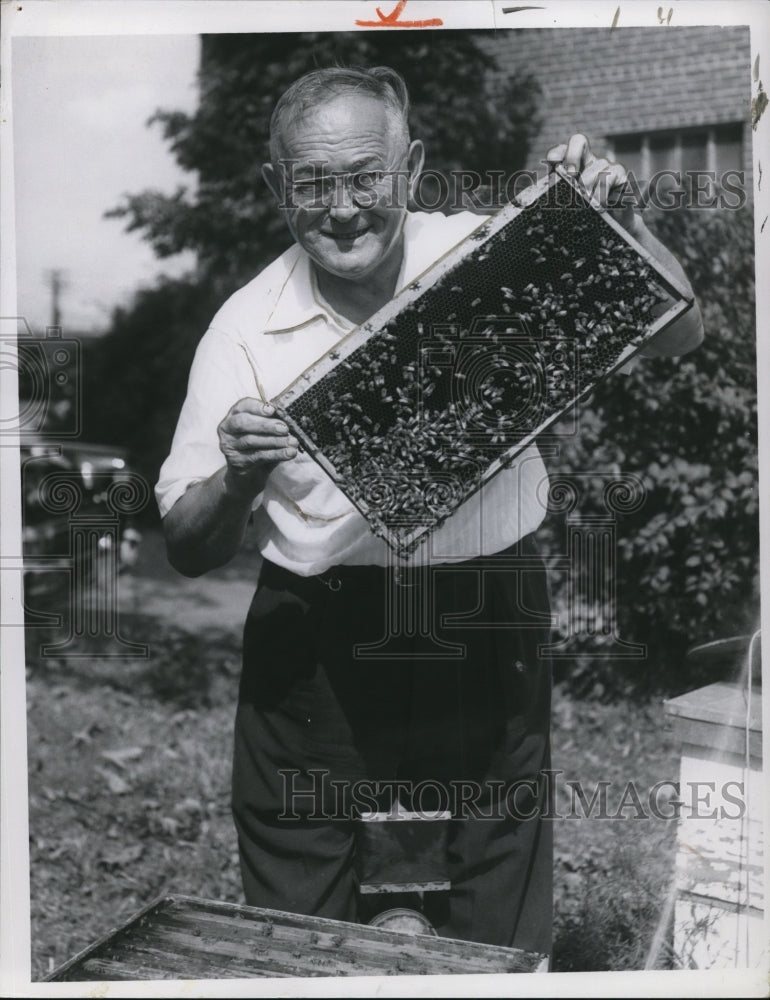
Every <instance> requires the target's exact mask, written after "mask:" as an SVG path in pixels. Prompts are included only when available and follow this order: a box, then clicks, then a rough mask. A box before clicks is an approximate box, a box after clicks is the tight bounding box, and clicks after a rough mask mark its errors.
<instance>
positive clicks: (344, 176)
mask: <svg viewBox="0 0 770 1000" xmlns="http://www.w3.org/2000/svg"><path fill="white" fill-rule="evenodd" d="M404 159H405V157H402V158H401V160H400V161H399V162H398V163H397V164H396V165H395V166H393V167H389V168H388V169H385V170H379V169H378V170H359V171H356V172H354V173H340V174H336V173H331V174H324V173H321V174H318V175H316V176H313V177H308V178H307V179H302V180H297V181H293V182H292V183H290V184H287V185H286V203H285V207H286V208H305V209H307V208H329V207H331V206H332V205H335V207H336V205H338V204H339V198H340V194H339V190H340V186H342V187H343V188H344V191H345V193H346V194H347V195H348V196H349V197H350V198H352V199H353V201H354V202H355V203H356V204H357V205H358V206H359V208H372V207H373V206H374V205H375V204H377V202H378V201H380V200H381V199H382V198H383V196H384V195H386V194H388V193H389V191H390V190H391V185H392V182H393V180H394V178H396V177H399V176H405V173H404V172H402V171H401V170H399V167H400V166H401V164H402V163H403V162H404Z"/></svg>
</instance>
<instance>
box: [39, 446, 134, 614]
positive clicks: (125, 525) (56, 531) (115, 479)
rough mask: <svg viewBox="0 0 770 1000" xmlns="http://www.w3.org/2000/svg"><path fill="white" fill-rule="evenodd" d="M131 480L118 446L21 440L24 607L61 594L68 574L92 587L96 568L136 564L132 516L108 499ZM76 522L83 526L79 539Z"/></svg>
mask: <svg viewBox="0 0 770 1000" xmlns="http://www.w3.org/2000/svg"><path fill="white" fill-rule="evenodd" d="M132 478H133V473H132V470H131V469H130V467H129V465H128V460H127V456H126V452H125V451H124V450H123V449H121V448H116V447H112V446H108V445H95V444H85V443H81V442H72V443H66V444H54V443H50V442H48V441H46V440H44V439H40V440H34V439H33V440H31V441H30V440H27V441H25V442H24V443H23V444H22V446H21V489H22V550H23V555H24V592H25V605H26V607H27V609H30V608H31V607H34V606H36V605H39V603H40V601H41V600H43V599H47V598H52V597H55V596H60V595H61V594H62V592H63V590H64V589H65V588H67V587H70V586H71V583H70V581H71V580H73V579H77V580H78V581H79V583H80V584H85V585H89V584H93V583H94V582H95V579H94V577H95V574H97V573H100V572H104V573H114V572H115V568H116V569H117V571H119V572H124V571H125V570H127V569H129V568H130V567H131V566H133V565H134V564H135V563H136V559H137V556H138V554H139V545H140V542H141V537H142V536H141V533H140V532H139V530H138V529H137V527H136V524H135V522H134V516H133V515H131V514H128V515H125V514H120V513H117V512H116V511H115V510H114V509H113V505H112V504H110V503H109V502H108V495H109V492H110V489H111V488H114V486H115V485H116V484H120V483H121V481H123V482H124V483H125V484H126V486H127V488H128V487H129V484H130V481H131V479H132ZM78 526H79V527H80V528H81V529H87V531H86V533H83V532H82V531H81V533H80V536H79V539H80V540H76V536H77V534H78V532H77V530H76V529H77V527H78ZM83 538H87V543H86V542H83ZM94 540H95V541H96V545H95V546H94V544H93V543H94Z"/></svg>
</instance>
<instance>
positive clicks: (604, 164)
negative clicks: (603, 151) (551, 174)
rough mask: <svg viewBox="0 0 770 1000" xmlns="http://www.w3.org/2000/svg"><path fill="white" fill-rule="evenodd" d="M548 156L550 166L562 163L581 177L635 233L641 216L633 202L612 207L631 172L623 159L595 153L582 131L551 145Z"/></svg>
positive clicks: (594, 195) (601, 200)
mask: <svg viewBox="0 0 770 1000" xmlns="http://www.w3.org/2000/svg"><path fill="white" fill-rule="evenodd" d="M546 160H547V161H548V164H549V166H557V165H560V166H561V167H563V168H564V170H566V171H567V173H569V174H572V175H573V176H574V177H579V178H580V182H581V184H582V185H583V186H584V187H585V189H586V191H587V192H588V193H589V194H590V195H592V196H593V197H594V199H595V200H596V201H597V202H599V204H601V205H603V206H604V207H605V208H609V210H610V212H611V213H612V215H613V216H614V218H615V219H616V220H617V221H618V222H619V223H620V225H621V226H623V228H624V229H626V230H627V231H628V232H629V233H631V234H632V235H635V234H636V231H637V221H638V219H637V216H636V215H635V214H634V209H633V205H630V204H625V205H618V207H617V208H612V207H610V206H612V205H613V204H617V202H618V199H619V196H620V194H621V193H622V191H623V188H624V187H625V185H626V179H627V177H628V172H627V171H626V168H625V167H624V166H623V165H622V164H621V163H615V162H613V161H612V160H608V159H606V158H605V157H599V156H596V155H595V154H594V153H593V152H592V151H591V147H590V146H589V144H588V139H587V138H586V137H585V136H584V135H582V134H581V133H579V132H578V133H577V134H576V135H573V136H572V138H571V139H570V140H569V142H562V143H560V144H559V145H558V146H553V147H552V148H551V149H549V150H548V152H547V153H546Z"/></svg>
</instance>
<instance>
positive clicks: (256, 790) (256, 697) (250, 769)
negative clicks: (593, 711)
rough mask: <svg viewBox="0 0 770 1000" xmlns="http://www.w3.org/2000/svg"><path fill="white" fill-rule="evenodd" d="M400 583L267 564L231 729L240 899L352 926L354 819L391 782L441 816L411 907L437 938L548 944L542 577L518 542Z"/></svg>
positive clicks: (387, 575)
mask: <svg viewBox="0 0 770 1000" xmlns="http://www.w3.org/2000/svg"><path fill="white" fill-rule="evenodd" d="M399 575H401V576H402V579H401V582H395V581H394V579H393V571H391V570H388V569H382V568H379V567H340V568H337V569H334V570H331V571H329V572H328V573H325V574H323V576H322V577H312V578H301V577H298V576H296V575H294V574H291V573H288V572H287V571H285V570H283V569H280V568H279V567H277V566H274V565H272V564H270V563H266V564H265V565H264V566H263V570H262V573H261V576H260V582H259V586H258V588H257V592H256V594H255V596H254V600H253V602H252V605H251V608H250V610H249V614H248V618H247V622H246V628H245V633H244V650H243V673H242V677H241V685H240V694H239V704H238V711H237V717H236V726H235V754H234V766H233V812H234V817H235V823H236V827H237V831H238V840H239V850H240V857H241V870H242V875H243V882H244V888H245V892H246V900H247V902H248V903H250V904H251V905H254V906H264V907H272V908H275V909H280V910H288V911H290V912H297V913H307V914H314V915H317V916H326V917H333V918H336V919H341V920H356V919H357V918H358V917H359V915H360V913H359V907H358V901H357V893H356V876H355V868H354V864H353V860H354V853H355V849H356V838H355V833H354V831H355V827H356V823H355V822H354V817H355V814H356V808H357V806H360V805H361V803H362V802H369V801H371V799H372V796H375V797H377V796H379V797H378V798H377V802H378V804H379V805H380V806H381V807H383V808H386V809H387V808H390V806H391V805H392V804H393V795H394V790H397V792H398V794H399V797H400V799H401V801H402V802H403V804H404V805H405V806H406V807H407V808H409V807H412V808H414V807H415V806H416V807H417V808H418V809H420V808H421V809H423V810H425V809H429V808H433V807H438V808H446V806H447V805H449V807H450V808H451V809H452V810H453V819H452V821H451V822H450V831H449V844H448V850H449V857H448V864H449V874H450V877H451V882H452V889H451V891H449V892H446V893H426V896H425V912H426V914H427V915H428V917H429V918H430V919H431V920H432V922H433V923H434V926H436V928H437V930H438V931H439V933H440V934H442V935H445V936H448V937H456V938H462V939H465V940H474V941H484V942H487V943H490V944H499V945H507V946H514V947H519V948H524V949H527V950H531V951H540V952H549V951H550V941H551V908H552V904H551V899H552V876H551V867H552V842H551V829H550V822H549V821H548V820H547V819H543V818H541V814H542V813H544V812H546V811H547V806H548V803H547V801H546V799H547V795H548V786H549V783H548V782H547V780H544V778H543V774H542V772H543V771H544V770H546V769H548V768H549V766H550V757H549V714H550V691H551V671H550V663H549V661H548V659H547V657H544V656H543V655H541V653H540V652H539V647H541V646H542V645H543V644H545V643H547V642H548V640H549V622H550V619H549V601H548V590H547V582H546V576H545V568H544V566H543V564H542V561H541V560H540V558H539V556H538V555H537V553H536V550H535V548H534V545H533V543H532V541H531V539H523V540H522V541H521V542H520V543H518V545H516V546H514V547H512V548H511V549H509V550H508V551H507V552H505V553H500V554H499V555H498V556H495V557H491V558H489V559H479V560H472V561H470V562H465V563H461V564H459V565H455V566H446V567H433V568H432V569H426V570H419V571H408V572H406V573H405V574H404V572H403V571H402V573H401V574H399ZM421 601H422V602H423V607H422V609H421V610H420V608H419V604H420V602H421ZM452 616H454V620H453V617H452ZM383 640H384V641H383ZM361 647H364V648H361ZM458 654H459V655H458ZM388 782H391V784H390V785H388V784H387V783H388ZM394 782H395V783H396V784H393V783H394ZM360 789H364V791H365V795H363V796H359V795H358V791H359V790H360ZM443 790H446V796H444V795H443ZM417 792H419V796H420V801H419V802H417V803H415V802H414V801H411V800H410V793H415V794H417ZM431 797H432V798H433V799H435V800H436V801H431ZM385 799H387V800H388V801H384V800H385Z"/></svg>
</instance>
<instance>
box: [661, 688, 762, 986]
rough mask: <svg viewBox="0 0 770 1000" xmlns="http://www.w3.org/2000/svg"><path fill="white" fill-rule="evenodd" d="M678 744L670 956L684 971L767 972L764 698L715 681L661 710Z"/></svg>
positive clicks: (675, 700)
mask: <svg viewBox="0 0 770 1000" xmlns="http://www.w3.org/2000/svg"><path fill="white" fill-rule="evenodd" d="M664 705H665V710H666V713H667V714H668V715H669V716H671V717H672V718H673V719H674V722H675V732H676V734H677V736H678V737H679V738H680V739H681V741H682V756H681V760H680V774H679V783H680V788H679V797H680V800H681V808H680V812H679V828H678V836H677V858H676V889H677V895H676V905H675V912H674V950H675V953H676V957H677V961H678V963H679V964H680V965H682V966H683V967H685V968H698V969H732V968H736V967H750V968H757V967H762V966H764V965H766V963H767V957H768V942H767V940H766V937H765V931H766V928H765V923H764V912H763V911H764V847H763V811H764V795H765V787H766V779H765V778H764V775H763V769H762V692H761V689H754V690H753V691H752V692H751V694H750V695H749V692H748V690H747V688H746V685H745V684H733V683H725V682H721V681H720V682H718V683H716V684H709V685H707V686H706V687H702V688H698V689H697V690H696V691H690V692H688V693H687V694H683V695H680V696H679V697H677V698H672V699H670V700H668V701H666V702H665V703H664Z"/></svg>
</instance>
